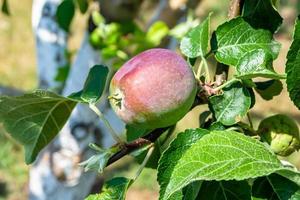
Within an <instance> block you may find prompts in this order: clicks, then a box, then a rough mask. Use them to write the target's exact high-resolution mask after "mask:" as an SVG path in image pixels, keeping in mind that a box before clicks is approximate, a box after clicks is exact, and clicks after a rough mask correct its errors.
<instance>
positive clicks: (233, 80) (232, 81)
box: [213, 78, 239, 92]
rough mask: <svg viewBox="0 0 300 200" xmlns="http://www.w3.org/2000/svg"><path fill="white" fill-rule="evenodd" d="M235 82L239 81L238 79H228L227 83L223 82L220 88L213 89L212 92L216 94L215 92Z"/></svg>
mask: <svg viewBox="0 0 300 200" xmlns="http://www.w3.org/2000/svg"><path fill="white" fill-rule="evenodd" d="M237 81H239V79H237V78H232V79H230V80H229V81H227V82H225V83H224V84H222V85H220V86H218V87H216V88H214V89H213V90H214V92H217V91H219V90H221V89H223V88H224V87H226V86H228V85H230V84H232V83H234V82H237Z"/></svg>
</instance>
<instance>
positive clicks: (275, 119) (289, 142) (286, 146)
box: [258, 114, 300, 156]
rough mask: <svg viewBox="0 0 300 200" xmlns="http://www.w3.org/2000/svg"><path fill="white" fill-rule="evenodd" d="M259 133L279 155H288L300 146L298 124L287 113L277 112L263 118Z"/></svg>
mask: <svg viewBox="0 0 300 200" xmlns="http://www.w3.org/2000/svg"><path fill="white" fill-rule="evenodd" d="M258 133H259V135H260V136H261V138H262V140H263V141H266V142H267V143H268V144H270V147H271V149H272V151H273V152H274V153H276V154H277V155H280V156H288V155H290V154H292V153H293V152H295V151H297V150H299V148H300V138H299V129H298V126H297V124H296V123H295V121H294V120H293V119H291V118H290V117H288V116H286V115H282V114H277V115H273V116H271V117H268V118H266V119H264V120H262V121H261V122H260V124H259V127H258Z"/></svg>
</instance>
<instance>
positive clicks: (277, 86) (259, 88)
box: [254, 80, 283, 100]
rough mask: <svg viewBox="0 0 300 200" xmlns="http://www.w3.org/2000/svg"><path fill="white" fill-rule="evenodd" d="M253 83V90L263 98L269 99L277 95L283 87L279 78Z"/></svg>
mask: <svg viewBox="0 0 300 200" xmlns="http://www.w3.org/2000/svg"><path fill="white" fill-rule="evenodd" d="M255 84H256V88H254V89H255V91H256V92H257V93H258V94H259V95H260V96H261V97H262V98H263V99H265V100H271V99H273V97H275V96H278V95H279V94H280V93H281V91H282V89H283V85H282V83H281V81H280V80H268V81H264V82H255Z"/></svg>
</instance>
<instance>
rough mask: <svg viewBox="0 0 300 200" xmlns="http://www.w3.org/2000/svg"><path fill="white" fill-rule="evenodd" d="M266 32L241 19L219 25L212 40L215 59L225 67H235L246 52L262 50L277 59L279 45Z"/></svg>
mask: <svg viewBox="0 0 300 200" xmlns="http://www.w3.org/2000/svg"><path fill="white" fill-rule="evenodd" d="M272 37H273V36H272V34H271V33H270V32H269V31H267V30H262V29H254V28H252V27H251V26H250V25H249V24H248V23H247V22H245V21H244V20H243V19H242V18H241V17H238V18H235V19H232V20H230V21H228V22H225V23H224V24H222V25H220V26H219V27H218V28H217V30H216V34H215V38H214V40H212V42H213V43H212V49H213V52H214V53H215V57H216V59H217V60H218V61H219V62H221V63H224V64H227V65H234V66H236V65H237V63H238V61H239V60H240V58H241V57H242V56H243V55H244V54H245V53H247V52H249V51H252V50H258V49H262V50H264V51H265V52H268V53H270V54H271V55H272V58H273V60H274V59H276V58H277V56H278V53H279V50H280V44H279V43H277V42H275V41H274V40H272Z"/></svg>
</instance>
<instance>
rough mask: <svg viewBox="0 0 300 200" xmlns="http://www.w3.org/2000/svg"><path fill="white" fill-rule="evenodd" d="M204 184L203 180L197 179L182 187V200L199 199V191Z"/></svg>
mask: <svg viewBox="0 0 300 200" xmlns="http://www.w3.org/2000/svg"><path fill="white" fill-rule="evenodd" d="M201 186H202V181H195V182H193V183H190V184H189V185H188V186H186V187H185V188H183V189H182V193H183V198H182V200H197V196H198V193H199V191H200V188H201Z"/></svg>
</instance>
